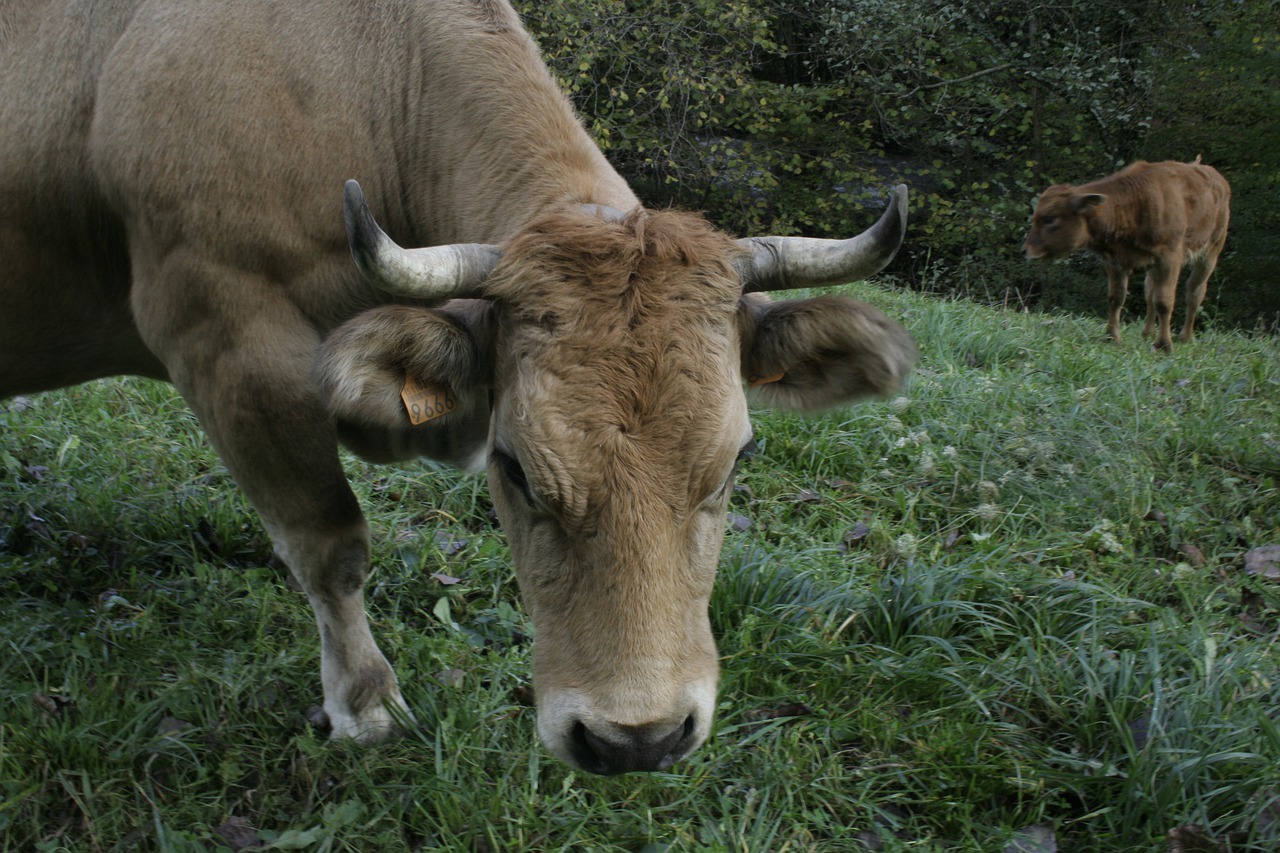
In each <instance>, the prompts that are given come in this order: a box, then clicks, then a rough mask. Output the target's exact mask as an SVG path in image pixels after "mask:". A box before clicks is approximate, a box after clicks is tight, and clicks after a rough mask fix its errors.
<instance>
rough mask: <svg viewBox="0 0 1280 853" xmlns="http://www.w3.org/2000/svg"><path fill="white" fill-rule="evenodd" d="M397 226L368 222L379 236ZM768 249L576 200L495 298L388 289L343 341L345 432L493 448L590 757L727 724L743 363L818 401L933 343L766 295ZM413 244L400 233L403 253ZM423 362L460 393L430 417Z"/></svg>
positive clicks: (492, 469)
mask: <svg viewBox="0 0 1280 853" xmlns="http://www.w3.org/2000/svg"><path fill="white" fill-rule="evenodd" d="M898 214H899V212H898V211H897V210H896V209H894V210H891V211H890V212H889V213H888V214H886V216H890V217H897V216H898ZM897 239H900V235H899V237H898V238H896V239H893V240H892V242H891V244H890V246H889V249H888V252H887V256H891V255H892V250H893V249H894V248H896V246H897ZM382 241H383V238H381V237H378V236H376V235H374V236H373V237H370V238H367V239H364V238H357V239H354V240H353V245H354V246H356V247H357V248H356V251H357V258H358V259H359V258H361V257H362V249H363V247H364V246H366V245H367V246H375V244H377V243H379V242H382ZM825 246H826V244H824V247H825ZM768 247H769V248H770V249H772V248H775V247H776V244H773V243H770V244H768ZM495 251H498V250H495ZM467 252H468V254H466V256H465V257H464V259H463V260H464V263H463V265H464V266H465V265H467V264H470V263H471V260H472V259H473V254H474V253H470V250H467ZM748 252H749V249H748V248H744V247H743V246H741V245H740V244H739V243H735V241H733V240H731V239H729V238H727V237H725V236H724V235H721V234H719V233H718V232H716V231H714V230H713V229H712V228H711V227H710V226H709V225H707V224H706V223H705V222H704V221H703V220H701V219H700V218H698V217H692V216H689V215H686V214H679V213H672V212H666V213H648V212H644V211H640V212H637V213H635V214H632V215H629V216H627V217H625V218H620V219H619V218H611V217H608V216H605V217H601V216H600V215H598V214H596V213H591V212H586V211H570V212H566V213H563V214H559V215H556V216H553V217H550V218H547V219H544V220H541V221H539V222H536V223H534V224H533V225H532V226H531V227H530V228H529V230H527V231H526V232H525V233H523V234H522V235H521V236H519V237H517V238H516V239H515V240H513V241H512V242H510V243H509V244H508V245H506V246H505V247H503V248H502V249H501V250H500V256H501V261H500V262H498V263H497V265H496V267H493V268H492V270H491V272H488V273H486V279H485V281H484V284H483V288H482V294H480V295H483V297H484V299H483V300H482V301H471V300H462V301H454V302H449V303H446V304H444V305H442V306H441V307H439V308H434V309H433V308H410V307H401V306H388V307H384V308H380V309H375V310H373V311H369V312H366V313H365V314H362V315H360V316H359V317H357V318H355V319H354V320H351V321H349V322H348V323H346V324H344V325H343V326H342V327H340V328H339V329H337V330H335V331H334V332H333V333H332V334H331V335H330V336H329V338H328V339H327V340H326V341H325V342H324V344H323V346H322V348H321V352H320V358H319V361H318V362H317V368H316V378H317V381H318V384H319V386H320V388H321V390H322V392H323V393H324V394H325V397H326V399H327V401H328V403H329V406H330V408H331V410H332V411H333V412H334V414H335V416H336V417H337V419H338V422H339V425H340V427H345V432H344V434H345V435H347V436H349V437H352V438H354V437H355V436H356V435H357V434H369V433H374V434H376V433H390V434H393V435H394V436H399V437H396V438H393V439H392V440H387V439H386V438H385V437H382V438H379V437H377V436H376V435H375V437H374V440H372V441H369V442H364V443H362V442H359V441H352V442H350V443H352V444H353V445H354V446H357V447H364V448H371V449H377V448H388V447H390V448H409V449H417V450H421V451H424V452H426V453H428V454H431V455H437V456H447V457H448V458H449V459H452V460H459V459H466V458H468V457H470V456H471V455H472V451H480V452H482V453H484V454H485V456H486V458H487V465H486V467H487V470H488V477H489V485H490V491H491V494H492V496H493V500H494V504H495V506H496V507H497V510H498V515H499V518H500V519H501V522H502V526H503V528H504V529H505V531H506V534H507V537H508V539H509V541H510V545H511V550H512V555H513V558H514V561H515V570H516V576H517V579H518V581H519V585H520V590H521V595H522V597H523V600H524V603H525V607H526V609H527V611H528V613H529V615H530V617H531V618H532V620H533V625H534V632H535V637H534V647H533V657H534V692H535V694H536V697H537V705H538V732H539V735H540V736H541V738H542V740H543V741H544V742H545V743H546V745H547V746H548V747H549V748H550V749H551V751H552V752H554V753H555V754H556V755H558V756H560V757H561V758H563V759H564V760H566V761H567V762H569V763H570V764H572V765H574V766H576V767H579V768H582V769H584V770H588V771H591V772H595V773H619V772H626V771H629V770H654V769H660V768H665V767H667V766H669V765H670V764H672V763H673V762H675V761H677V760H678V759H680V758H681V757H682V756H684V755H686V754H687V753H689V752H690V751H692V750H693V749H694V748H696V747H697V746H698V745H699V744H701V743H702V742H703V741H704V740H705V739H706V737H707V734H708V732H709V730H710V727H711V722H712V714H713V710H714V707H715V700H716V678H717V671H718V663H717V653H716V648H715V643H714V641H713V639H712V636H711V627H710V623H709V619H708V612H707V611H708V600H709V597H710V594H711V588H712V584H713V581H714V578H715V573H716V564H717V560H718V557H719V553H720V547H721V544H722V541H723V537H724V529H725V507H726V504H727V502H728V500H729V496H730V494H731V493H732V491H733V488H732V480H733V476H734V472H735V470H736V466H737V464H738V462H739V460H740V459H741V458H742V457H743V456H744V455H745V454H746V452H747V451H748V450H749V449H750V447H751V446H752V433H751V425H750V422H749V420H748V417H747V403H746V396H745V391H744V379H745V380H746V381H748V382H750V383H751V384H758V385H759V387H758V388H757V390H756V395H757V398H758V399H759V401H760V402H761V403H763V404H764V405H773V406H779V407H784V408H790V409H800V410H808V409H818V408H824V407H829V406H831V405H835V404H837V403H842V402H847V401H850V400H854V399H858V398H860V397H866V396H868V395H877V394H884V393H888V392H891V391H893V390H896V389H897V388H899V387H900V386H901V383H902V382H903V380H904V378H905V376H906V373H907V371H908V370H909V368H910V367H911V365H912V363H913V362H914V360H915V355H916V351H915V346H914V344H913V342H912V341H911V339H910V337H909V336H908V335H907V334H906V332H905V331H904V330H903V329H902V328H901V327H900V326H898V325H897V324H896V323H893V322H892V321H890V320H888V319H887V318H885V317H884V315H882V314H880V312H878V311H876V310H875V309H873V308H870V307H869V306H866V305H864V304H862V303H859V302H855V301H854V300H851V299H848V298H847V297H840V296H829V297H817V298H814V299H805V300H791V301H782V302H773V301H771V300H769V299H768V298H767V297H765V296H764V295H762V294H750V295H746V296H744V295H743V284H742V281H741V280H740V278H739V275H740V272H739V271H740V269H741V268H742V267H741V261H742V259H743V257H744V254H746V253H748ZM449 254H452V252H450V253H449ZM431 255H432V258H434V256H435V253H434V252H433V253H431ZM822 257H823V259H824V261H823V263H822V264H820V265H819V266H820V267H821V268H822V270H823V271H824V273H825V271H826V270H828V269H829V268H830V263H829V261H830V258H829V255H823V256H822ZM885 260H887V257H886V258H884V259H878V260H876V261H875V262H876V263H877V264H879V265H883V263H884V262H885ZM414 263H416V261H415V260H414V259H413V258H411V257H408V256H405V255H403V254H399V253H393V254H392V260H391V261H388V262H387V263H386V264H385V265H384V272H383V273H382V274H383V275H384V276H385V277H393V276H399V275H401V274H402V271H403V270H404V269H406V268H408V267H410V266H412V265H413V264H414ZM451 268H452V267H451ZM877 268H878V267H877ZM785 269H787V270H791V269H792V267H791V266H789V265H788V266H786V267H785ZM416 275H417V274H416V273H415V277H416ZM451 277H452V274H450V276H448V277H445V278H446V279H448V278H451ZM406 375H407V376H409V377H411V378H412V379H414V380H415V381H416V382H417V383H418V384H420V385H422V386H426V387H430V388H434V389H438V390H440V391H447V392H448V393H449V394H451V395H452V397H453V398H455V400H456V401H457V406H456V408H455V409H454V410H453V411H452V412H451V413H450V414H447V415H444V416H442V417H440V418H437V419H435V420H432V421H430V422H428V423H425V424H423V425H421V426H418V427H413V428H410V427H409V426H408V424H407V419H406V414H405V408H404V404H403V403H402V401H401V393H400V392H401V390H402V388H403V387H404V386H405V381H406ZM468 436H470V442H471V444H470V447H468V446H467V437H468Z"/></svg>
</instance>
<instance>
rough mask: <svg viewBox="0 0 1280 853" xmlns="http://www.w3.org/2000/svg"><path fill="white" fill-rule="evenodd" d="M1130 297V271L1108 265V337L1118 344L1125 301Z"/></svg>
mask: <svg viewBox="0 0 1280 853" xmlns="http://www.w3.org/2000/svg"><path fill="white" fill-rule="evenodd" d="M1128 295H1129V270H1127V269H1125V268H1124V267H1120V266H1115V265H1113V264H1107V336H1108V337H1109V338H1111V340H1113V341H1115V342H1116V343H1120V341H1121V340H1122V338H1121V336H1120V315H1121V314H1123V313H1124V300H1125V298H1126V297H1127V296H1128Z"/></svg>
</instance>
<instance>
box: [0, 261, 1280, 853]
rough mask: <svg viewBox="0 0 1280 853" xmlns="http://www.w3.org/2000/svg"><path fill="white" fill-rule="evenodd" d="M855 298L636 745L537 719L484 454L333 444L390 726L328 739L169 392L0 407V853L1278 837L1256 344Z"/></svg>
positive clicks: (212, 467) (1267, 395)
mask: <svg viewBox="0 0 1280 853" xmlns="http://www.w3.org/2000/svg"><path fill="white" fill-rule="evenodd" d="M852 291H853V292H854V293H855V294H856V295H859V296H860V297H862V298H865V299H868V300H869V301H872V302H875V303H877V304H878V305H880V306H881V307H882V308H884V309H885V310H886V311H887V312H888V313H890V314H891V315H893V316H897V317H900V318H901V319H902V321H903V322H904V323H905V324H906V325H907V326H908V327H909V328H910V329H911V331H912V332H913V334H914V335H915V336H916V338H917V340H918V341H919V342H920V345H921V349H922V361H921V364H920V367H919V370H918V372H917V374H916V376H915V378H914V380H913V382H912V384H911V386H910V388H909V389H908V390H907V391H906V392H905V393H904V394H903V395H902V396H900V397H899V398H897V399H894V400H889V401H884V402H882V403H875V404H869V405H864V406H861V407H858V408H854V409H847V410H841V411H837V412H833V413H829V414H826V415H824V416H821V417H818V418H814V419H804V418H800V417H797V416H793V415H785V414H772V413H768V412H758V413H757V414H756V418H755V420H756V430H757V439H758V442H759V444H760V446H761V451H762V452H761V453H760V455H759V456H757V457H756V458H754V459H753V460H752V461H751V462H749V463H747V465H746V466H744V468H745V470H744V471H743V473H742V476H741V479H740V485H739V488H738V491H737V493H736V495H735V498H734V500H733V504H732V506H731V516H730V518H729V520H728V523H729V524H730V531H731V532H730V534H729V538H728V542H727V545H726V548H725V552H724V557H723V560H722V566H721V576H720V579H719V582H718V585H717V590H716V593H715V595H714V597H713V600H712V605H711V606H712V617H713V624H714V627H715V630H716V632H717V635H718V637H719V641H720V648H721V652H722V655H723V670H724V677H723V682H722V686H721V700H720V720H719V726H718V729H717V731H716V733H715V735H714V737H713V739H712V741H711V742H710V743H709V744H708V745H707V746H706V747H704V748H703V749H702V750H701V751H699V752H698V753H697V754H696V755H695V756H694V757H692V758H691V759H690V760H688V761H686V762H684V763H683V764H681V765H679V766H678V767H677V768H675V769H674V771H673V772H670V773H662V774H653V775H649V776H625V777H618V778H612V779H600V778H595V777H587V776H584V775H582V774H577V773H574V772H572V771H570V770H569V769H568V768H567V767H565V766H564V765H562V764H560V763H558V762H556V761H554V760H552V759H551V758H550V757H549V756H548V755H546V754H545V753H544V751H543V750H542V749H541V748H540V747H539V746H538V745H537V743H536V738H535V735H534V731H533V712H532V709H531V708H529V707H528V706H527V704H526V703H527V693H528V679H529V655H530V648H529V644H528V642H527V639H526V636H527V634H528V632H529V631H530V627H529V625H528V623H527V620H526V618H525V616H524V614H523V612H522V610H521V607H520V604H519V601H518V597H517V593H516V589H515V583H514V579H513V577H512V573H511V569H510V566H509V556H508V552H507V549H506V545H505V542H504V540H503V537H502V534H501V532H500V531H499V530H497V529H496V528H495V527H494V525H493V523H492V521H491V519H490V515H489V506H490V505H489V499H488V494H487V489H486V487H485V485H484V483H483V481H482V480H480V479H478V478H474V477H469V476H463V475H459V474H456V473H452V472H447V471H441V470H437V469H435V468H433V467H430V466H427V465H412V466H405V467H387V468H375V467H372V466H368V465H365V464H363V463H361V462H358V461H355V460H352V461H351V462H350V464H349V470H350V472H351V475H352V478H353V480H354V483H355V486H356V489H357V490H358V492H359V494H360V495H361V497H362V499H363V501H364V504H365V506H366V507H367V509H368V511H369V515H370V520H371V523H372V526H373V529H374V531H375V534H374V535H375V541H374V562H375V568H376V573H375V575H374V577H373V579H372V581H371V583H370V585H369V600H370V609H371V614H372V619H373V622H374V631H375V634H376V636H377V637H378V638H379V640H380V642H381V643H382V645H383V648H384V649H385V650H386V652H387V653H388V656H389V657H390V658H391V659H392V661H393V663H394V665H395V667H396V670H397V672H398V673H399V675H400V678H401V682H402V685H403V688H404V693H405V696H406V698H407V700H408V701H409V703H410V704H411V706H412V707H413V708H414V710H415V712H416V714H417V715H418V718H419V720H420V722H421V723H422V725H421V727H420V728H419V729H418V730H416V731H414V732H413V733H411V734H410V735H409V736H408V737H405V738H403V739H401V740H399V741H398V742H395V743H391V744H387V745H383V746H379V747H376V748H371V749H357V748H352V747H349V746H345V745H342V744H330V743H328V742H327V741H325V740H324V739H323V738H322V737H321V736H319V735H317V733H316V732H315V731H314V730H313V729H312V728H311V726H310V725H309V724H308V722H307V717H306V709H307V707H308V706H309V705H310V704H312V703H314V702H317V701H318V700H319V678H318V662H317V654H318V643H317V638H316V634H315V628H314V622H313V620H312V618H311V615H310V613H309V611H308V609H307V607H306V603H305V601H304V600H303V599H302V597H301V595H300V594H298V593H296V592H293V591H291V590H290V588H289V587H288V585H287V583H286V580H285V577H284V572H283V570H282V569H281V568H280V567H279V566H278V565H276V564H274V563H273V562H272V560H271V549H270V544H269V542H268V540H267V538H266V536H265V534H264V533H263V532H262V530H261V529H260V527H259V526H258V524H257V521H256V519H255V517H254V514H253V513H252V511H251V510H250V509H249V508H248V506H247V504H246V502H245V501H244V499H243V498H242V497H241V496H240V494H239V493H238V492H237V490H236V489H235V487H234V485H233V483H232V482H231V480H230V478H229V477H228V475H227V473H226V471H225V469H223V468H222V466H221V464H220V463H219V462H218V460H217V458H216V456H215V455H214V454H213V453H212V451H210V450H209V448H208V447H207V445H206V444H205V443H204V442H203V439H202V437H201V435H200V432H199V430H198V428H197V425H196V424H195V422H194V420H193V418H192V417H191V416H190V415H189V413H187V411H186V410H185V408H184V407H183V406H182V404H181V401H180V400H178V399H177V398H176V397H175V395H174V394H173V393H172V392H171V390H170V389H169V388H168V387H167V386H162V385H156V384H151V383H147V382H142V381H137V380H117V381H108V382H100V383H94V384H91V385H87V386H83V387H80V388H75V389H70V390H67V391H64V392H59V393H54V394H47V395H40V396H35V397H32V398H30V399H18V400H10V401H7V402H4V403H0V647H2V648H3V653H0V851H5V852H6V853H7V851H30V850H48V851H51V850H75V851H81V850H85V851H92V850H131V851H132V850H179V851H181V850H217V849H231V850H239V849H246V848H248V847H250V846H251V845H263V846H266V847H267V848H268V849H276V850H298V849H305V850H333V851H337V850H351V851H372V850H377V851H402V850H403V851H408V850H435V849H441V850H457V851H534V850H592V851H595V850H618V851H645V853H656V852H657V851H809V850H817V851H846V850H848V851H857V850H885V851H898V850H911V851H922V850H924V851H942V850H947V851H1004V850H1023V851H1037V853H1047V852H1048V851H1053V850H1055V849H1056V850H1064V851H1066V850H1070V851H1128V850H1134V851H1163V850H1166V849H1169V850H1204V851H1226V850H1231V851H1241V850H1249V851H1267V850H1275V849H1277V846H1278V845H1280V799H1277V798H1278V797H1280V682H1278V680H1277V679H1278V677H1280V650H1278V649H1277V639H1278V638H1280V578H1277V577H1274V576H1273V577H1268V576H1267V570H1268V569H1271V570H1273V571H1275V564H1274V563H1272V562H1268V561H1267V560H1266V559H1263V558H1265V557H1266V556H1267V554H1268V552H1266V551H1263V550H1258V549H1263V548H1264V547H1265V546H1280V491H1278V489H1277V481H1278V480H1280V342H1277V340H1276V339H1275V338H1270V337H1263V336H1258V337H1246V336H1244V335H1241V334H1236V333H1221V332H1218V333H1215V332H1210V333H1206V334H1205V335H1203V337H1201V338H1200V339H1198V340H1197V341H1196V342H1195V343H1194V344H1192V345H1189V346H1188V345H1182V346H1179V347H1177V349H1176V350H1175V352H1174V354H1173V355H1172V356H1169V357H1161V356H1156V355H1153V354H1151V353H1150V352H1149V351H1148V349H1147V347H1146V346H1145V344H1143V343H1142V342H1140V341H1139V339H1138V334H1137V332H1138V327H1137V326H1136V325H1134V326H1130V327H1129V330H1128V334H1129V338H1128V340H1127V341H1126V343H1125V345H1124V346H1120V347H1117V346H1114V345H1110V344H1105V343H1103V342H1102V324H1101V322H1100V321H1097V320H1094V319H1088V320H1085V319H1079V318H1071V317H1066V316H1046V315H1042V314H1036V315H1032V314H1020V313H1013V312H1007V311H1000V310H996V309H988V308H979V307H974V306H973V305H972V304H969V303H962V302H950V301H939V300H934V299H929V298H926V297H921V296H916V295H910V294H903V293H898V292H892V291H887V290H882V289H879V288H877V287H874V286H871V285H863V286H858V287H856V288H853V289H852ZM1246 564H1247V565H1248V567H1250V568H1253V569H1255V570H1257V571H1256V573H1251V572H1250V571H1249V570H1248V568H1247V567H1246ZM1170 833H1172V834H1171V835H1169V834H1170ZM1167 835H1169V838H1171V839H1172V840H1171V841H1170V840H1167V839H1166V836H1167ZM1196 845H1199V846H1196Z"/></svg>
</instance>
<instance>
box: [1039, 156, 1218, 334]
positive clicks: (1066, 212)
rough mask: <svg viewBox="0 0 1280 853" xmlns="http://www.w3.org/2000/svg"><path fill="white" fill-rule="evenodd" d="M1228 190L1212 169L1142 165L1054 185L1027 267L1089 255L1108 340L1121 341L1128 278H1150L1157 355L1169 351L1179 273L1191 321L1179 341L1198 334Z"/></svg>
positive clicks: (1042, 206) (1150, 328) (1150, 321)
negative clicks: (1103, 284)
mask: <svg viewBox="0 0 1280 853" xmlns="http://www.w3.org/2000/svg"><path fill="white" fill-rule="evenodd" d="M1230 202H1231V187H1230V185H1228V184H1227V181H1226V179H1225V178H1223V177H1222V175H1220V174H1219V173H1218V171H1217V170H1216V169H1214V168H1213V167H1212V166H1206V165H1204V164H1203V163H1201V162H1200V158H1199V157H1197V158H1196V160H1195V162H1194V163H1178V162H1174V161H1166V162H1163V163H1146V162H1143V161H1141V160H1139V161H1138V162H1136V163H1132V164H1130V165H1129V166H1126V167H1125V168H1123V169H1121V170H1120V171H1119V172H1116V173H1115V174H1114V175H1110V176H1108V177H1106V178H1101V179H1099V180H1096V181H1091V182H1090V183H1087V184H1082V185H1080V186H1071V185H1069V184H1057V185H1055V186H1052V187H1049V188H1048V189H1047V190H1045V191H1044V192H1043V193H1042V194H1041V195H1040V203H1039V204H1038V205H1037V206H1036V210H1035V213H1034V214H1033V215H1032V218H1031V230H1030V231H1028V232H1027V238H1026V240H1025V241H1024V242H1023V246H1022V249H1023V253H1024V254H1025V255H1026V256H1027V258H1028V259H1029V260H1056V259H1058V258H1063V257H1066V256H1067V255H1069V254H1071V253H1073V252H1077V251H1079V250H1080V249H1088V250H1089V251H1090V252H1093V253H1094V254H1095V255H1097V256H1098V257H1099V258H1101V259H1102V265H1103V267H1105V268H1106V271H1107V284H1108V293H1107V304H1108V309H1109V313H1108V316H1107V334H1108V335H1109V336H1110V337H1111V338H1112V339H1113V340H1115V341H1117V342H1118V341H1119V340H1120V312H1121V311H1122V310H1123V308H1124V300H1125V296H1126V294H1127V293H1128V289H1129V274H1130V273H1132V272H1133V271H1134V270H1145V271H1146V273H1147V278H1146V295H1147V323H1146V325H1145V326H1143V328H1142V334H1143V337H1148V336H1150V335H1151V334H1152V333H1154V334H1155V348H1156V349H1158V350H1165V351H1166V352H1167V351H1168V350H1171V349H1172V348H1173V338H1172V333H1171V331H1170V328H1169V323H1170V319H1171V317H1172V315H1173V302H1174V297H1175V296H1176V294H1177V290H1178V276H1179V275H1180V274H1181V272H1182V265H1183V264H1184V263H1186V265H1187V266H1188V267H1189V268H1190V270H1191V272H1190V275H1189V276H1188V278H1187V319H1186V322H1185V323H1183V326H1182V333H1181V334H1180V335H1178V340H1180V341H1183V342H1188V341H1190V340H1191V338H1192V336H1193V335H1194V332H1195V321H1196V311H1197V310H1199V308H1200V304H1201V303H1202V302H1203V301H1204V295H1205V291H1206V289H1207V287H1208V282H1209V276H1210V275H1211V274H1212V273H1213V269H1214V267H1215V266H1216V265H1217V263H1218V255H1219V253H1221V252H1222V244H1223V243H1224V242H1225V241H1226V239H1227V220H1228V217H1229V215H1230Z"/></svg>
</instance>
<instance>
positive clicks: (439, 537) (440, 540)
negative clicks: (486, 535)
mask: <svg viewBox="0 0 1280 853" xmlns="http://www.w3.org/2000/svg"><path fill="white" fill-rule="evenodd" d="M468 541H469V540H467V539H464V538H462V537H461V536H454V535H453V534H452V533H449V532H447V531H444V530H437V531H436V547H437V548H439V549H440V550H441V551H442V552H444V555H445V556H446V557H452V556H453V555H454V554H456V553H458V552H459V551H461V550H462V549H463V548H465V547H467V543H468Z"/></svg>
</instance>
